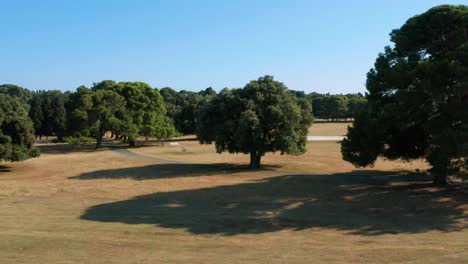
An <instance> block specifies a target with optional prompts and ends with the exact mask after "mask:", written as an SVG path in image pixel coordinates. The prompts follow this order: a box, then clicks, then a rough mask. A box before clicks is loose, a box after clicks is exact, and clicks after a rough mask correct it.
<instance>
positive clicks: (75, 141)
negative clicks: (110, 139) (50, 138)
mask: <svg viewBox="0 0 468 264" xmlns="http://www.w3.org/2000/svg"><path fill="white" fill-rule="evenodd" d="M63 141H65V142H66V143H68V144H71V145H87V144H91V143H94V142H95V139H94V138H90V137H64V138H63Z"/></svg>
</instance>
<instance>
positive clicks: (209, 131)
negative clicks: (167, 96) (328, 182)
mask: <svg viewBox="0 0 468 264" xmlns="http://www.w3.org/2000/svg"><path fill="white" fill-rule="evenodd" d="M311 112H312V108H311V105H310V103H309V102H308V101H307V100H301V101H299V100H298V99H296V98H295V97H294V96H292V95H291V94H290V93H289V92H288V89H287V87H286V86H285V85H284V84H283V83H280V82H277V81H275V80H274V79H273V77H271V76H265V77H261V78H259V79H258V80H256V81H251V82H250V83H248V84H247V85H246V86H245V87H244V88H242V89H224V90H223V91H221V92H220V93H219V94H218V95H217V96H215V97H214V98H213V99H212V100H211V101H209V102H208V103H206V104H204V105H203V106H202V107H201V109H200V111H199V114H198V127H197V136H198V139H199V141H200V142H201V143H203V144H211V143H213V142H214V143H215V146H216V151H217V152H218V153H221V152H223V151H228V152H230V153H246V154H250V165H251V166H252V167H254V168H258V167H260V162H261V158H262V156H264V155H265V154H266V153H267V152H281V154H291V155H300V154H303V153H304V152H305V151H306V136H307V131H308V128H309V126H310V124H311V123H312V116H311Z"/></svg>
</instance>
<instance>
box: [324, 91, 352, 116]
mask: <svg viewBox="0 0 468 264" xmlns="http://www.w3.org/2000/svg"><path fill="white" fill-rule="evenodd" d="M321 103H322V106H321V113H320V114H321V117H322V118H325V119H331V120H334V121H337V120H339V119H345V118H347V115H348V111H349V107H348V98H347V97H346V96H342V95H333V96H326V97H324V98H323V99H322V102H321Z"/></svg>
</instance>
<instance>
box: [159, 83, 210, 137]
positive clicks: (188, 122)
mask: <svg viewBox="0 0 468 264" xmlns="http://www.w3.org/2000/svg"><path fill="white" fill-rule="evenodd" d="M160 93H161V95H162V96H163V98H164V103H165V104H166V107H167V116H168V117H169V118H171V119H172V120H173V122H174V126H175V128H176V129H177V131H179V132H181V133H183V134H193V133H195V130H196V126H197V111H198V109H199V107H200V106H201V105H202V104H203V103H204V102H206V101H209V100H211V98H213V97H214V96H215V95H216V92H215V91H214V90H213V89H212V88H207V89H205V90H204V91H200V92H198V93H195V92H191V91H185V90H182V91H180V92H176V91H175V90H173V89H171V88H167V87H166V88H162V89H161V90H160Z"/></svg>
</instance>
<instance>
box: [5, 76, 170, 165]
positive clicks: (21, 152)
mask: <svg viewBox="0 0 468 264" xmlns="http://www.w3.org/2000/svg"><path fill="white" fill-rule="evenodd" d="M0 95H1V96H2V97H1V103H2V105H1V106H0V107H1V112H0V128H1V130H0V159H1V160H12V161H17V160H23V159H26V158H28V157H29V156H34V155H37V153H38V152H37V150H36V149H33V148H31V146H32V142H33V137H34V135H35V136H36V138H42V137H43V136H45V137H48V136H56V137H57V140H59V141H61V140H62V139H63V138H64V137H65V136H67V137H77V138H83V139H85V138H89V137H93V138H95V140H96V148H99V147H100V146H101V144H102V139H103V136H104V134H105V133H107V132H111V133H112V135H113V137H115V138H116V139H121V140H123V141H124V142H127V143H129V144H130V145H134V144H135V140H136V137H137V136H144V137H156V138H158V139H167V138H170V137H173V136H174V135H175V134H176V130H175V128H174V125H173V124H172V120H171V119H170V118H169V117H168V116H167V115H166V108H165V105H164V101H163V98H162V96H161V95H160V94H159V92H158V90H157V89H154V88H152V87H150V86H149V85H148V84H146V83H142V82H120V83H116V82H114V81H102V82H99V83H95V84H94V85H93V86H92V87H91V88H87V87H84V86H81V87H79V88H78V89H77V90H76V91H75V92H65V93H63V92H61V91H36V92H31V91H29V90H27V89H24V88H21V87H19V86H16V85H9V84H6V85H0Z"/></svg>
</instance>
